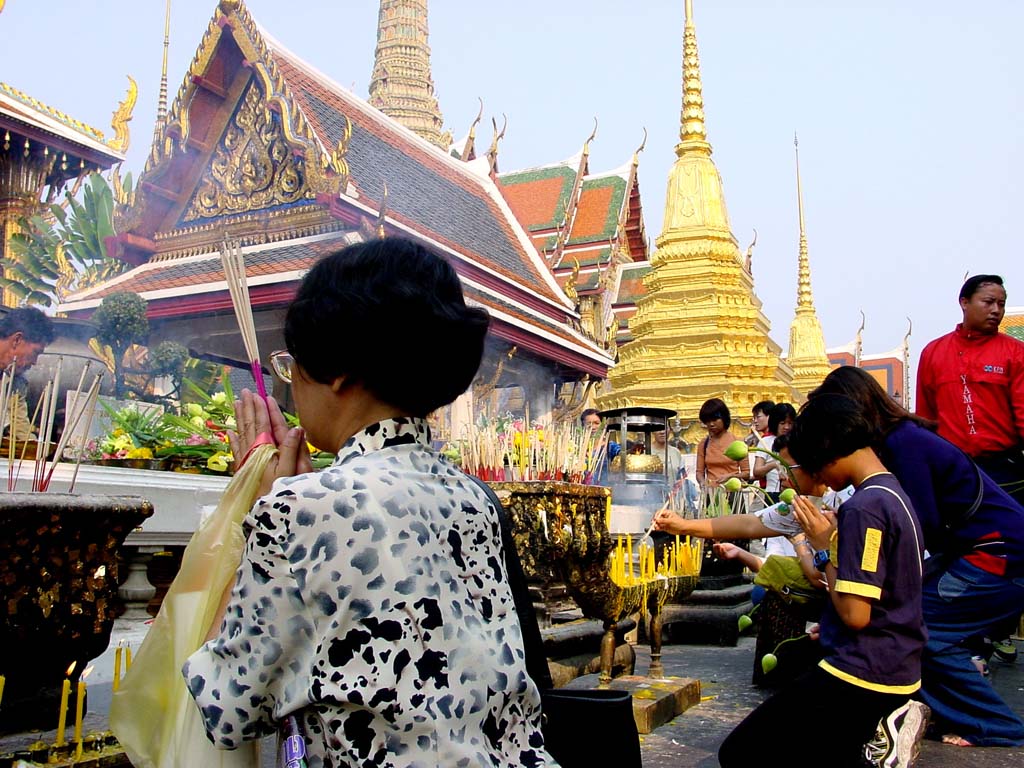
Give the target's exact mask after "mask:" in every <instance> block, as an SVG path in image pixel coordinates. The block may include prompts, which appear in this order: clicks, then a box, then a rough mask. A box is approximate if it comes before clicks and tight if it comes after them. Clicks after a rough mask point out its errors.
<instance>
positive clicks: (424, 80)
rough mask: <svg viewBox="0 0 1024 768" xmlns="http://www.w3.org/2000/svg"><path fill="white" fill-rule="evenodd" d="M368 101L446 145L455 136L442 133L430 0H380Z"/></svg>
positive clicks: (445, 147)
mask: <svg viewBox="0 0 1024 768" xmlns="http://www.w3.org/2000/svg"><path fill="white" fill-rule="evenodd" d="M370 104H372V105H373V106H375V107H376V108H377V109H379V110H380V111H381V112H383V113H384V114H386V115H388V116H389V117H391V118H394V119H395V120H397V121H398V122H400V123H401V124H402V125H404V126H405V127H406V128H408V129H410V130H412V131H415V132H416V133H418V134H419V135H420V136H422V137H423V138H424V139H426V140H427V141H429V142H430V143H431V144H436V145H437V146H439V147H441V149H445V150H447V149H448V145H449V144H450V143H451V137H450V135H449V134H448V133H445V134H442V133H441V127H442V125H443V123H444V120H443V119H442V117H441V108H440V107H439V106H438V104H437V97H436V96H435V95H434V80H433V78H432V77H431V75H430V46H429V45H427V0H380V15H379V16H378V18H377V49H376V51H375V52H374V56H373V74H372V75H371V77H370Z"/></svg>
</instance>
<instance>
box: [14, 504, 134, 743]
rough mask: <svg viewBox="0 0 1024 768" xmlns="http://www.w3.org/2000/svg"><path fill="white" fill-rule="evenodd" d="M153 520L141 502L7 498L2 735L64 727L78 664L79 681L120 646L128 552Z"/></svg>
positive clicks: (70, 720)
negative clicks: (116, 641) (67, 687)
mask: <svg viewBox="0 0 1024 768" xmlns="http://www.w3.org/2000/svg"><path fill="white" fill-rule="evenodd" d="M152 514H153V505H152V504H151V503H150V502H149V501H147V500H146V499H143V498H141V497H137V496H99V495H96V496H90V495H78V494H63V493H3V494H0V530H2V531H3V535H2V536H0V603H2V605H3V608H4V614H3V618H2V619H0V674H3V675H5V677H6V684H5V687H4V693H3V701H2V704H0V731H2V732H7V733H9V732H13V731H20V730H28V729H33V728H53V727H54V725H55V724H56V720H57V714H58V713H57V710H58V706H59V697H60V688H61V684H62V682H63V680H64V676H65V673H66V671H67V669H68V667H69V666H70V665H71V663H72V662H75V669H74V672H73V673H72V675H71V680H72V683H74V682H75V681H76V680H77V679H78V677H79V675H80V674H81V673H82V671H83V669H85V667H86V666H87V665H88V662H89V660H90V659H94V658H96V657H97V656H99V655H100V654H102V653H103V651H104V650H105V649H106V648H107V645H108V644H109V642H110V632H111V629H112V628H113V624H114V619H115V617H116V615H117V610H118V608H119V603H118V601H117V588H118V581H119V579H118V576H119V562H118V559H119V558H118V550H119V548H120V547H121V545H122V544H123V543H124V539H125V537H126V536H128V534H129V533H131V532H132V531H133V530H134V529H135V528H136V527H137V526H138V525H140V524H141V523H142V522H143V520H145V519H146V518H147V517H149V516H150V515H152ZM73 700H74V696H72V702H71V704H72V707H73ZM73 721H74V712H73V710H72V712H70V714H69V716H68V722H69V723H72V722H73Z"/></svg>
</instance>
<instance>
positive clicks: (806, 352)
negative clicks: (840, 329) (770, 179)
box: [786, 135, 832, 402]
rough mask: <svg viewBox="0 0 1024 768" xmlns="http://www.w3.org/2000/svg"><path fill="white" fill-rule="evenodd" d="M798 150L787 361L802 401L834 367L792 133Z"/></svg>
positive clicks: (798, 162)
mask: <svg viewBox="0 0 1024 768" xmlns="http://www.w3.org/2000/svg"><path fill="white" fill-rule="evenodd" d="M793 147H794V148H795V149H796V198H797V207H798V210H799V212H800V258H799V265H798V269H797V289H796V316H795V317H794V318H793V322H792V324H791V325H790V326H789V354H788V355H787V356H786V362H787V363H789V367H790V368H792V369H793V388H794V389H795V390H796V391H797V394H798V395H799V398H798V399H799V400H800V401H801V402H803V401H804V400H805V399H806V398H807V393H808V392H810V391H811V390H812V389H814V388H815V387H817V386H818V385H819V384H821V381H822V379H824V378H825V377H826V376H828V372H829V371H830V370H832V366H831V364H830V363H829V361H828V355H827V354H826V353H825V336H824V334H823V333H822V332H821V323H820V322H818V313H817V312H815V310H814V296H813V295H812V293H811V258H810V256H809V255H808V252H807V232H806V230H805V229H804V195H803V190H802V188H801V186H800V146H799V144H798V143H797V139H796V136H795V135H794V136H793Z"/></svg>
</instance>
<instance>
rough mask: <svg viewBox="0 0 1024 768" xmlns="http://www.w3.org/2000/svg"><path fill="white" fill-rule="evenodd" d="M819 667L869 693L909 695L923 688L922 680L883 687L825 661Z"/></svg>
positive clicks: (820, 662)
mask: <svg viewBox="0 0 1024 768" xmlns="http://www.w3.org/2000/svg"><path fill="white" fill-rule="evenodd" d="M818 666H819V667H821V668H822V669H824V670H825V671H826V672H828V673H829V674H830V675H835V676H836V677H838V678H839V679H840V680H844V681H846V682H847V683H849V684H850V685H856V686H857V687H859V688H867V689H868V690H869V691H879V692H880V693H905V694H908V695H909V694H911V693H913V692H914V691H916V690H918V689H919V688H920V687H921V681H920V680H918V681H917V682H915V683H910V684H908V685H883V684H882V683H872V682H871V681H870V680H861V679H860V678H859V677H855V676H854V675H851V674H850V673H849V672H843V670H841V669H836V668H835V667H833V666H832V665H831V664H829V663H828V662H827V661H825V660H824V659H822V660H821V661H819V662H818Z"/></svg>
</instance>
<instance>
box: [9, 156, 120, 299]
mask: <svg viewBox="0 0 1024 768" xmlns="http://www.w3.org/2000/svg"><path fill="white" fill-rule="evenodd" d="M131 183H132V182H131V176H130V175H128V176H127V177H126V179H125V185H126V186H127V188H128V189H129V190H130V188H131ZM114 208H115V199H114V193H113V190H112V189H111V186H110V183H109V182H108V181H107V180H106V179H105V178H104V177H103V176H101V175H100V174H98V173H92V174H90V175H89V177H88V179H87V181H86V183H85V184H83V185H82V195H81V200H79V199H76V198H75V197H74V196H73V195H72V194H71V192H67V193H66V199H65V203H64V205H58V204H56V203H55V204H52V205H50V206H47V207H44V208H43V211H42V213H40V214H37V215H34V216H30V217H28V218H22V219H19V220H18V225H17V227H18V229H19V230H20V231H19V232H16V233H15V234H14V235H13V236H12V237H11V241H10V242H11V254H12V257H11V258H9V259H3V260H0V261H2V266H3V275H0V288H3V289H6V290H8V291H10V292H11V294H13V295H14V296H15V297H16V298H17V299H18V301H19V302H21V303H23V304H33V305H36V306H44V307H49V306H54V305H55V304H58V303H60V302H61V301H63V300H64V298H65V297H66V296H67V295H68V294H70V293H73V292H75V291H79V290H83V289H85V288H88V287H90V286H93V285H96V284H98V283H101V282H104V281H106V280H109V279H110V278H112V277H115V276H116V275H119V274H121V273H122V272H124V271H125V270H126V269H128V267H129V265H128V264H126V263H125V262H123V261H120V260H119V259H111V258H108V257H107V251H106V244H105V243H106V239H107V238H108V237H113V236H114V235H116V232H115V230H114Z"/></svg>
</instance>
